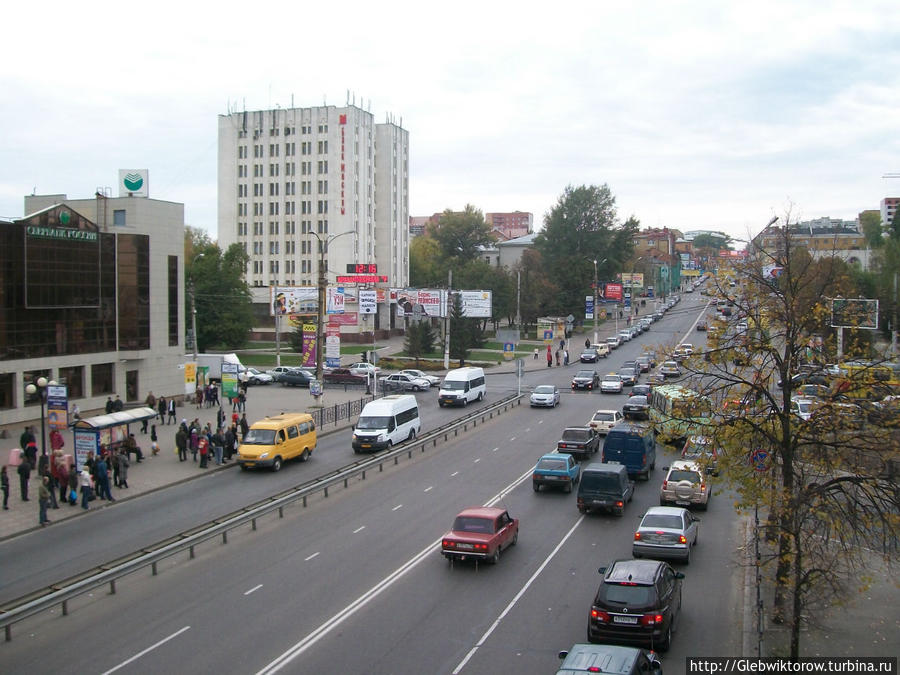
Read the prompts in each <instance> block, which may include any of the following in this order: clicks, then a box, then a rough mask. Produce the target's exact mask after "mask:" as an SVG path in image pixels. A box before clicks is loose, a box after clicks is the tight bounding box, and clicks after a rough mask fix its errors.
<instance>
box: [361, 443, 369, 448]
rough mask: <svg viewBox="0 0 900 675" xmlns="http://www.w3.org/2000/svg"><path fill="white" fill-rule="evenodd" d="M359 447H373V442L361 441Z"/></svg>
mask: <svg viewBox="0 0 900 675" xmlns="http://www.w3.org/2000/svg"><path fill="white" fill-rule="evenodd" d="M359 447H361V448H371V447H372V444H371V443H360V444H359Z"/></svg>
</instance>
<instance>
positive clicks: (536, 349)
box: [534, 347, 538, 361]
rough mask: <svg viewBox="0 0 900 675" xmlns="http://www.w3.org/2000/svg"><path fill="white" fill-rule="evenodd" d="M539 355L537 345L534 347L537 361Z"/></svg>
mask: <svg viewBox="0 0 900 675" xmlns="http://www.w3.org/2000/svg"><path fill="white" fill-rule="evenodd" d="M537 357H538V348H537V347H535V348H534V360H535V361H537Z"/></svg>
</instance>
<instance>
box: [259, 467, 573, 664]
mask: <svg viewBox="0 0 900 675" xmlns="http://www.w3.org/2000/svg"><path fill="white" fill-rule="evenodd" d="M530 477H531V469H528V471H526V472H525V473H523V474H522V475H521V476H519V477H518V478H516V479H515V480H514V481H513V482H512V483H510V484H509V485H507V486H506V487H505V488H503V489H502V490H501V491H500V492H498V493H497V494H496V495H494V496H493V497H491V499H490V500H489V501H488V502H487V503H486V504H485V506H493V505H494V504H496V503H497V502H499V501H500V500H501V499H503V498H504V497H505V496H506V495H507V494H508V493H509V492H511V491H512V490H514V489H515V488H516V487H517V486H518V485H520V484H521V483H523V482H524V481H525V480H527V479H528V478H530ZM583 517H584V516H582V518H583ZM567 536H568V535H567ZM440 544H441V540H440V539H436V540H435V541H433V542H431V543H430V544H428V546H426V547H425V548H424V549H422V550H421V551H419V552H418V553H416V554H415V555H414V556H413V557H412V558H410V559H409V560H407V561H406V562H405V563H404V564H403V565H401V566H400V567H398V568H397V569H396V570H394V571H393V572H391V573H390V574H388V575H387V576H386V577H385V578H384V579H382V580H381V581H379V582H378V583H377V584H375V585H374V586H372V588H370V589H369V590H368V591H366V592H365V593H363V594H362V595H361V596H359V597H358V598H357V599H356V600H354V601H353V602H351V603H350V604H349V605H347V606H346V607H344V609H342V610H340V611H339V612H338V613H337V614H335V615H334V616H333V617H331V618H330V619H328V620H327V621H326V622H325V623H323V624H322V625H320V626H319V627H318V628H316V629H314V630H313V631H312V632H311V633H310V634H309V635H307V636H306V637H305V638H303V639H302V640H300V641H299V642H298V643H297V644H295V645H294V646H293V647H291V648H290V649H288V650H287V651H286V652H284V653H283V654H282V655H281V656H279V657H277V658H276V659H275V660H274V661H272V662H271V663H269V664H267V665H266V666H263V668H262V669H260V670H259V672H258V673H257V675H262V674H263V673H276V672H278V671H279V670H281V669H282V668H284V667H285V666H286V665H288V664H289V663H290V662H291V661H293V660H294V659H296V658H297V657H298V656H300V655H301V654H303V653H304V652H305V651H306V650H307V649H309V648H310V647H312V646H313V645H314V644H316V643H317V642H318V641H319V640H321V639H322V638H323V637H325V636H326V635H328V634H329V633H330V632H331V631H333V630H334V629H335V628H337V627H338V626H340V625H341V624H342V623H344V621H346V620H347V619H349V618H350V617H351V616H353V615H354V614H356V613H357V612H358V611H359V610H361V609H362V608H363V607H365V606H366V605H368V604H369V603H370V602H371V601H372V600H374V599H375V598H377V597H378V596H379V595H381V594H382V593H383V592H384V591H386V590H387V589H388V588H390V587H391V586H392V585H393V584H394V582H396V581H398V580H399V579H401V578H403V577H404V576H406V575H407V574H408V573H409V572H411V571H412V570H413V569H414V568H415V567H416V566H417V565H418V564H419V563H421V562H422V561H423V560H425V559H426V558H427V557H428V556H429V555H433V554H434V549H435V548H437V547H438V546H440Z"/></svg>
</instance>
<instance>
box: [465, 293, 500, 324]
mask: <svg viewBox="0 0 900 675" xmlns="http://www.w3.org/2000/svg"><path fill="white" fill-rule="evenodd" d="M459 298H460V300H461V304H462V315H463V316H464V317H466V318H467V319H490V318H491V316H492V314H491V301H492V300H493V292H492V291H459Z"/></svg>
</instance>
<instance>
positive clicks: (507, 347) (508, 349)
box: [503, 342, 516, 361]
mask: <svg viewBox="0 0 900 675" xmlns="http://www.w3.org/2000/svg"><path fill="white" fill-rule="evenodd" d="M515 348H516V346H515V345H514V344H513V343H512V342H505V343H503V358H505V359H506V360H507V361H509V360H511V359H512V358H513V357H514V356H515V353H514V351H515Z"/></svg>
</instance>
